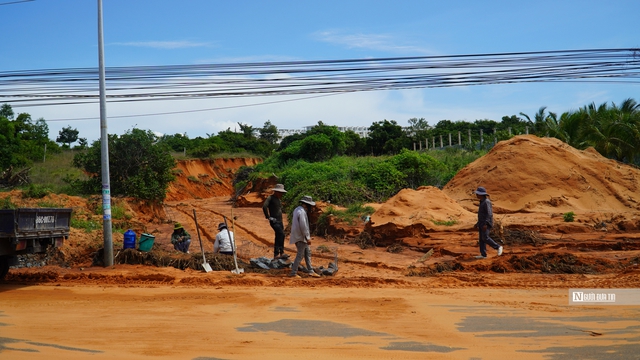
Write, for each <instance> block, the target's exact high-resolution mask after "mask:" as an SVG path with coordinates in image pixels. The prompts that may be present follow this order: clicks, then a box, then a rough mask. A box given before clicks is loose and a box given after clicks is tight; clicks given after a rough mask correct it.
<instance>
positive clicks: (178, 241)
mask: <svg viewBox="0 0 640 360" xmlns="http://www.w3.org/2000/svg"><path fill="white" fill-rule="evenodd" d="M171 243H172V244H173V248H174V249H176V250H178V251H182V252H183V253H187V254H188V253H189V245H191V235H189V233H188V232H187V230H185V229H184V228H183V227H182V225H180V223H176V224H175V225H174V226H173V234H171Z"/></svg>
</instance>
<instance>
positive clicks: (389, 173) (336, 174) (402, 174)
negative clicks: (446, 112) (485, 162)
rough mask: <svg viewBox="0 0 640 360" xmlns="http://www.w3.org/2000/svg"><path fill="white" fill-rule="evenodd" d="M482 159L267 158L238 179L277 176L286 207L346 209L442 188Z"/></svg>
mask: <svg viewBox="0 0 640 360" xmlns="http://www.w3.org/2000/svg"><path fill="white" fill-rule="evenodd" d="M484 153H485V152H484V151H467V150H464V149H456V148H449V149H445V150H432V151H428V152H417V151H410V150H406V149H403V150H402V151H401V152H400V153H399V154H397V155H393V156H364V157H350V156H335V157H333V158H331V159H329V160H327V161H322V162H308V161H306V160H297V161H289V162H287V163H286V164H284V165H281V164H280V163H279V159H278V158H276V157H272V158H269V159H267V160H266V161H265V162H264V163H262V164H258V165H256V166H255V169H254V170H255V172H251V171H248V169H247V170H244V172H241V174H242V175H241V177H244V178H245V179H248V180H251V179H255V178H258V177H261V176H263V177H268V176H269V175H270V174H273V173H275V174H278V175H279V177H280V179H279V181H280V182H282V183H283V184H284V185H285V188H286V189H287V190H288V192H287V193H286V194H285V196H284V201H285V202H286V203H288V204H295V203H296V201H297V200H298V199H299V198H301V197H302V196H303V195H311V196H313V197H314V198H316V199H319V200H323V201H329V202H331V203H332V204H336V205H341V206H351V205H354V204H362V203H367V202H382V201H385V200H387V199H388V198H389V197H391V196H393V195H395V194H396V193H397V192H398V191H400V190H401V189H404V188H412V189H417V188H418V187H420V186H426V185H431V186H437V187H442V186H444V185H445V184H446V183H447V182H448V181H449V180H450V179H451V178H452V177H453V176H454V175H455V174H456V173H457V172H458V171H459V170H460V169H461V168H463V167H464V166H466V165H467V164H469V163H470V162H472V161H474V160H475V159H477V158H479V157H480V156H482V155H484ZM239 178H240V177H239ZM244 184H246V181H245V182H242V181H239V182H237V184H236V187H239V186H244ZM290 206H292V205H290Z"/></svg>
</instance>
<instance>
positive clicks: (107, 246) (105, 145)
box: [98, 0, 113, 267]
mask: <svg viewBox="0 0 640 360" xmlns="http://www.w3.org/2000/svg"><path fill="white" fill-rule="evenodd" d="M98 58H99V60H98V63H99V72H100V145H101V146H100V151H101V154H102V156H101V167H102V230H103V234H104V266H105V267H108V266H113V239H112V238H111V237H112V234H111V186H110V182H109V134H108V133H107V95H106V94H105V71H104V38H103V36H102V0H98Z"/></svg>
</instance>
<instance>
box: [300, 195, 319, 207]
mask: <svg viewBox="0 0 640 360" xmlns="http://www.w3.org/2000/svg"><path fill="white" fill-rule="evenodd" d="M300 202H303V203H305V204H309V205H311V206H315V205H316V203H315V202H314V201H313V199H311V196H309V195H305V196H303V197H302V199H300Z"/></svg>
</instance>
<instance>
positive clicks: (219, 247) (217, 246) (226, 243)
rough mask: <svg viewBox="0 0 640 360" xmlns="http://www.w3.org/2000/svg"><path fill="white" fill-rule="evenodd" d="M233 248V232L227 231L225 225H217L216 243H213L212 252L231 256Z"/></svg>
mask: <svg viewBox="0 0 640 360" xmlns="http://www.w3.org/2000/svg"><path fill="white" fill-rule="evenodd" d="M234 248H235V239H234V237H233V231H230V230H229V229H227V225H226V224H225V223H220V224H219V225H218V234H217V235H216V241H214V243H213V252H214V253H217V252H219V253H220V254H224V255H233V249H234Z"/></svg>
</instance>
